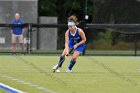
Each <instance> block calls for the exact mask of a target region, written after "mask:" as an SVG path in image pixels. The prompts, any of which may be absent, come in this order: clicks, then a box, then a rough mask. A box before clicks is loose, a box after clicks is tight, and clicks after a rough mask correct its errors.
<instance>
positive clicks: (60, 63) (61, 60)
mask: <svg viewBox="0 0 140 93" xmlns="http://www.w3.org/2000/svg"><path fill="white" fill-rule="evenodd" d="M64 61H65V59H64V58H63V57H62V56H60V59H59V62H58V64H59V67H62V64H63V62H64Z"/></svg>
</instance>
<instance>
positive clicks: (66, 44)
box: [65, 31, 69, 54]
mask: <svg viewBox="0 0 140 93" xmlns="http://www.w3.org/2000/svg"><path fill="white" fill-rule="evenodd" d="M68 42H69V36H68V31H66V33H65V49H66V52H67V54H68V51H69V48H68Z"/></svg>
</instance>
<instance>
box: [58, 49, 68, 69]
mask: <svg viewBox="0 0 140 93" xmlns="http://www.w3.org/2000/svg"><path fill="white" fill-rule="evenodd" d="M70 50H71V49H70V48H69V51H70ZM66 53H67V52H66V49H64V50H63V52H62V54H61V56H60V59H59V61H58V66H59V67H62V65H63V63H64V61H65V56H66Z"/></svg>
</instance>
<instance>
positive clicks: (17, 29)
mask: <svg viewBox="0 0 140 93" xmlns="http://www.w3.org/2000/svg"><path fill="white" fill-rule="evenodd" d="M12 24H23V21H22V20H21V19H19V20H13V21H12ZM22 29H23V28H22V27H13V28H12V31H13V34H15V35H21V34H22Z"/></svg>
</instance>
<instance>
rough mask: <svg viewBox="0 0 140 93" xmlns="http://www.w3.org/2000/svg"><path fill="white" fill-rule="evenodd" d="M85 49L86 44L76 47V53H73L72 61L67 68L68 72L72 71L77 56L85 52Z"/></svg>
mask: <svg viewBox="0 0 140 93" xmlns="http://www.w3.org/2000/svg"><path fill="white" fill-rule="evenodd" d="M84 49H85V45H84V44H83V45H80V46H78V47H77V48H76V49H75V51H74V53H73V56H72V59H71V61H70V64H69V66H68V69H67V70H66V72H72V68H73V66H74V65H75V63H76V59H77V57H78V56H79V55H80V54H81V53H82V52H83V50H84Z"/></svg>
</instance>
